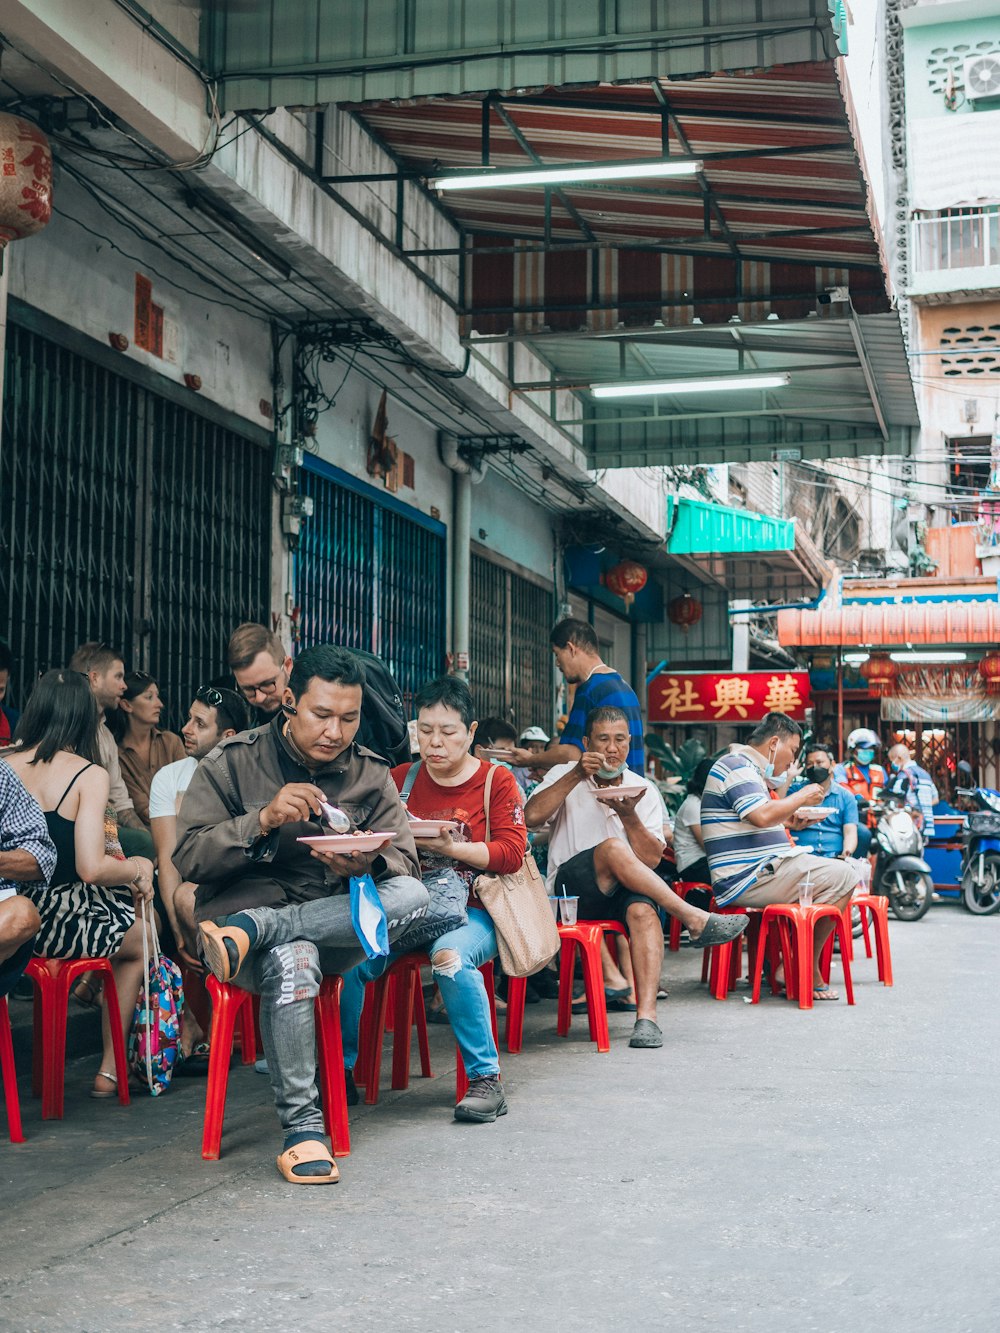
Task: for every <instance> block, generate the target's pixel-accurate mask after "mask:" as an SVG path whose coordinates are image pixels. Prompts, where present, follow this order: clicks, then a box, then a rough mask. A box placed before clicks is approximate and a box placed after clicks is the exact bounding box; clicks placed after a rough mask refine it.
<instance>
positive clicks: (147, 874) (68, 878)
mask: <svg viewBox="0 0 1000 1333" xmlns="http://www.w3.org/2000/svg"><path fill="white" fill-rule="evenodd" d="M96 735H97V704H96V703H95V702H94V696H93V694H92V693H91V690H90V685H89V683H88V680H87V677H86V676H83V675H81V674H80V673H79V672H77V671H69V670H57V671H47V672H46V673H45V675H44V676H42V678H41V679H40V680H39V681H38V683H37V684H36V685H35V688H34V690H33V691H32V693H31V697H30V699H29V700H28V703H27V706H26V708H25V710H24V712H23V713H22V715H21V719H20V721H19V722H18V724H17V728H16V730H15V732H14V748H13V749H11V750H7V751H5V752H4V753H3V755H2V758H3V759H4V760H5V761H6V762H7V763H8V764H9V765H10V767H11V768H12V769H13V770H14V772H15V773H16V774H17V776H18V777H19V778H20V779H21V781H22V783H23V784H24V786H25V787H26V788H27V790H28V791H29V792H30V794H31V795H32V796H33V797H34V798H35V800H36V801H37V802H38V804H39V805H40V806H41V809H42V812H43V814H44V815H45V822H46V824H47V825H48V829H49V836H50V837H51V838H52V841H53V842H54V843H55V847H56V853H57V861H56V868H55V870H54V872H53V874H52V880H51V883H50V884H49V885H48V886H45V885H41V884H26V885H25V886H24V893H25V896H26V897H28V898H30V899H31V901H32V902H33V903H34V904H35V907H36V908H37V909H38V914H39V916H40V918H41V928H40V929H39V932H38V935H37V937H36V939H35V951H36V952H37V953H38V954H40V955H42V956H43V957H47V958H110V959H111V966H112V970H113V972H114V979H115V989H116V991H117V995H118V1007H119V1011H120V1014H121V1020H122V1027H123V1032H124V1035H125V1036H126V1037H127V1036H128V1031H129V1028H130V1026H131V1023H132V1014H133V1011H134V1009H135V1004H136V1000H137V999H138V996H139V988H140V986H141V985H142V926H141V924H140V923H139V922H137V921H136V912H137V908H138V905H139V903H140V902H142V901H146V902H151V901H152V898H153V865H152V862H151V861H148V860H147V859H146V858H145V857H141V856H131V857H128V858H126V857H125V855H124V854H123V852H122V850H121V846H120V845H119V843H118V839H117V834H116V833H115V831H114V811H113V810H111V811H110V821H109V805H108V791H109V779H108V774H107V771H106V770H105V769H103V768H102V767H101V765H100V759H99V756H98V753H97V745H96V741H95V737H96ZM103 1032H104V1051H103V1054H102V1057H101V1065H100V1072H99V1073H98V1074H97V1076H96V1078H95V1080H94V1087H93V1089H92V1090H91V1094H90V1095H91V1096H92V1097H98V1098H102V1099H110V1098H112V1097H115V1096H116V1095H117V1088H116V1082H117V1080H116V1077H115V1072H114V1071H115V1063H114V1051H113V1048H112V1045H111V1032H110V1029H109V1027H108V1016H107V1009H106V1008H105V1010H104V1019H103Z"/></svg>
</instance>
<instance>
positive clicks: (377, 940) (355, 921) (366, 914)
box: [351, 875, 389, 958]
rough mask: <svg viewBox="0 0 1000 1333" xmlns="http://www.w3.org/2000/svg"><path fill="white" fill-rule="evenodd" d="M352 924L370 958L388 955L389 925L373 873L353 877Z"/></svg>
mask: <svg viewBox="0 0 1000 1333" xmlns="http://www.w3.org/2000/svg"><path fill="white" fill-rule="evenodd" d="M351 924H352V925H353V926H354V933H355V935H357V937H358V939H359V940H360V941H361V947H362V948H363V949H364V951H365V953H366V954H367V956H368V957H369V958H385V957H387V956H388V953H389V927H388V924H387V922H386V917H385V908H384V907H383V906H382V899H381V898H380V897H379V896H378V889H376V887H375V881H374V880H373V879H372V877H371V875H354V876H353V877H352V878H351Z"/></svg>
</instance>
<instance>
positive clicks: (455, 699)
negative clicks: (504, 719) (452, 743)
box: [413, 676, 516, 739]
mask: <svg viewBox="0 0 1000 1333" xmlns="http://www.w3.org/2000/svg"><path fill="white" fill-rule="evenodd" d="M437 704H441V705H442V707H444V708H451V709H452V710H453V711H454V712H456V713H457V714H458V715H459V717H460V718H461V719H462V721H463V723H464V724H465V727H466V729H468V728H469V727H471V726H472V724H473V722H475V720H476V709H475V706H474V705H473V702H472V691H471V690H470V689H469V687H468V685H466V683H465V681H464V680H460V679H459V677H458V676H438V678H437V680H429V681H428V682H427V684H426V685H422V686H421V687H420V689H419V690H418V691H417V694H416V698H415V699H414V700H413V708H414V711H415V712H416V713H418V714H419V712H420V710H421V709H422V708H434V707H435V706H436V705H437ZM515 739H516V737H515Z"/></svg>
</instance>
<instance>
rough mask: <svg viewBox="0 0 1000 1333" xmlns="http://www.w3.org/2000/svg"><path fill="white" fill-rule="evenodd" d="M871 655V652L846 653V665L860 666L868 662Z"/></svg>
mask: <svg viewBox="0 0 1000 1333" xmlns="http://www.w3.org/2000/svg"><path fill="white" fill-rule="evenodd" d="M870 656H871V654H870V653H845V654H844V665H845V666H860V665H861V663H862V662H867V661H868V658H869V657H870Z"/></svg>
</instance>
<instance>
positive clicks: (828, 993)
mask: <svg viewBox="0 0 1000 1333" xmlns="http://www.w3.org/2000/svg"><path fill="white" fill-rule="evenodd" d="M813 999H814V1000H839V999H840V992H839V991H835V990H831V989H830V987H829V986H813Z"/></svg>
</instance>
